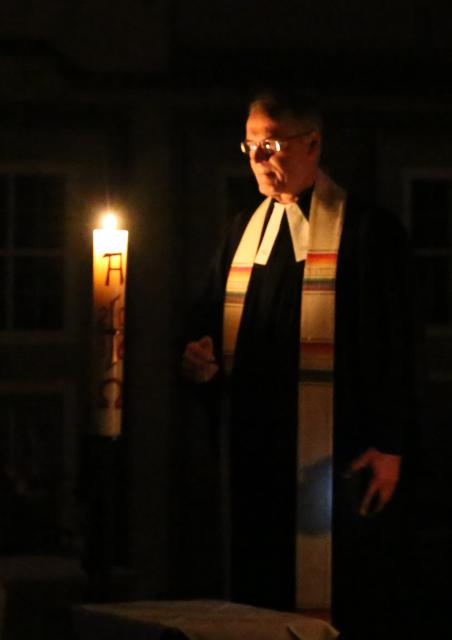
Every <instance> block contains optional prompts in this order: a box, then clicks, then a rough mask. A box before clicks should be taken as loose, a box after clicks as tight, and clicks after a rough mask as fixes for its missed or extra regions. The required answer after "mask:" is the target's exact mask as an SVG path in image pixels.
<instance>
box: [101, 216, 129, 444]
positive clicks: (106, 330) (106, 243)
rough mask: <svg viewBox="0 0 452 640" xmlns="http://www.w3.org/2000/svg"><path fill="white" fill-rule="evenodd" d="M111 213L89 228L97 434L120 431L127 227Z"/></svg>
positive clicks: (104, 434) (105, 434)
mask: <svg viewBox="0 0 452 640" xmlns="http://www.w3.org/2000/svg"><path fill="white" fill-rule="evenodd" d="M116 227H117V219H116V216H115V215H114V214H113V213H107V214H106V215H105V216H104V218H103V228H102V229H94V231H93V305H94V322H95V325H94V333H95V336H94V337H95V341H94V354H93V355H94V362H93V369H94V371H93V384H94V416H93V430H94V432H95V433H96V434H98V435H103V436H112V437H115V436H118V435H120V433H121V416H122V386H123V369H124V367H123V363H124V321H125V292H126V275H127V243H128V231H124V230H120V229H117V228H116Z"/></svg>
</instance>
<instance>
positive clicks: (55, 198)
mask: <svg viewBox="0 0 452 640" xmlns="http://www.w3.org/2000/svg"><path fill="white" fill-rule="evenodd" d="M14 187H15V188H14V244H15V247H16V248H36V249H37V248H42V249H50V248H58V247H62V246H63V244H64V217H65V216H64V204H65V203H64V178H63V177H62V176H49V175H21V176H16V177H15V179H14Z"/></svg>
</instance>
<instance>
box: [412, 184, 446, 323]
mask: <svg viewBox="0 0 452 640" xmlns="http://www.w3.org/2000/svg"><path fill="white" fill-rule="evenodd" d="M410 190H411V193H410V203H411V207H410V208H411V233H412V238H413V243H414V251H415V266H416V281H417V283H418V287H419V296H420V298H421V300H422V304H423V308H424V313H425V316H426V320H427V322H428V323H429V324H430V325H435V326H446V325H450V324H451V322H452V308H451V299H452V221H451V218H452V175H451V176H450V177H449V176H447V175H443V176H441V175H440V176H437V177H435V176H434V175H432V176H425V177H424V176H419V177H413V178H412V180H411V183H410Z"/></svg>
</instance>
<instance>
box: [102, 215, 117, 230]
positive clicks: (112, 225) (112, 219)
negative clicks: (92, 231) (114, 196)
mask: <svg viewBox="0 0 452 640" xmlns="http://www.w3.org/2000/svg"><path fill="white" fill-rule="evenodd" d="M117 226H118V218H117V216H116V214H115V213H114V212H113V211H107V212H106V213H105V215H104V217H103V218H102V228H103V229H106V230H108V231H111V230H112V229H116V228H117Z"/></svg>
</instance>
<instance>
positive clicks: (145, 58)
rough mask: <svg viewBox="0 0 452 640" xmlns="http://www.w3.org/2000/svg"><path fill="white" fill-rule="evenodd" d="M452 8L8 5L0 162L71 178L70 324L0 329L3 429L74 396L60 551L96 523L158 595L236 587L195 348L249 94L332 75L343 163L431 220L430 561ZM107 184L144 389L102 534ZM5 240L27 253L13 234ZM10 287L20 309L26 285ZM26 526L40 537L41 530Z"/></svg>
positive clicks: (425, 311) (116, 470)
mask: <svg viewBox="0 0 452 640" xmlns="http://www.w3.org/2000/svg"><path fill="white" fill-rule="evenodd" d="M451 18H452V9H451V8H450V7H449V6H448V5H444V6H442V5H441V3H439V2H436V3H435V2H427V1H424V0H401V1H400V2H397V3H395V4H394V3H389V2H381V1H380V2H378V3H377V2H370V3H369V2H368V3H366V4H365V6H364V5H363V3H360V2H358V1H356V2H355V1H353V2H351V1H350V2H347V3H337V2H335V3H333V2H330V1H329V0H322V1H320V0H318V1H317V2H315V3H314V2H310V1H302V2H298V3H295V4H294V3H291V2H285V1H280V2H278V5H277V7H275V6H273V5H268V6H266V5H263V4H262V3H258V2H255V1H254V0H253V1H251V2H247V3H245V4H244V3H240V2H228V3H219V2H207V1H201V0H197V1H194V2H191V3H189V4H188V3H182V2H178V1H176V0H173V1H172V2H170V1H169V0H167V1H165V0H148V1H145V0H141V1H139V0H134V1H133V2H128V3H126V2H120V1H119V0H117V1H115V2H108V3H107V2H104V1H102V0H96V1H92V2H89V3H85V2H83V3H80V2H75V1H74V2H69V1H64V2H58V3H56V2H52V1H48V2H39V3H37V2H36V3H33V2H32V3H29V2H27V3H24V2H18V1H17V0H15V1H14V2H12V1H4V2H2V6H1V9H0V96H1V101H0V114H1V118H0V173H1V174H2V175H8V176H16V175H18V174H22V173H24V172H25V173H27V174H30V173H31V174H33V175H36V174H38V175H41V174H45V175H47V174H49V173H50V174H52V175H53V174H55V173H57V174H59V175H62V176H64V180H65V185H66V191H65V194H66V195H65V199H64V204H63V205H62V206H61V216H63V217H64V220H65V229H66V235H65V241H64V246H63V247H62V248H61V256H62V259H63V264H64V286H63V288H62V294H61V305H62V309H63V315H62V318H63V319H62V321H61V323H60V325H59V326H57V327H53V328H52V330H49V329H46V330H42V328H41V329H40V328H39V327H37V328H36V327H35V328H33V329H27V330H24V329H19V328H17V327H14V326H13V325H11V324H10V325H8V326H7V325H1V326H2V328H1V329H0V376H1V377H0V402H1V403H2V405H1V406H2V413H0V417H1V419H2V421H3V422H2V423H1V424H0V427H1V428H3V429H4V433H10V432H11V433H14V429H12V427H11V425H12V424H16V423H18V422H17V421H18V420H19V418H18V417H17V416H19V413H18V409H17V406H18V405H19V404H20V403H21V402H22V399H23V398H32V400H33V402H34V403H35V404H34V405H33V406H37V405H39V403H40V402H41V404H42V403H44V404H45V403H47V405H46V406H47V407H52V406H56V405H52V404H51V402H50V401H49V400H48V398H49V397H50V396H52V397H53V396H57V397H58V398H60V401H61V403H62V404H61V407H62V408H61V410H60V414H59V416H60V417H59V422H58V425H59V430H58V427H53V428H56V429H57V430H58V433H59V434H60V437H61V445H60V447H61V448H60V450H59V451H58V452H55V451H53V453H52V450H50V449H46V451H47V454H46V455H48V456H52V455H53V456H56V455H58V457H59V459H60V460H61V461H62V462H61V464H60V467H59V471H58V473H59V474H60V475H59V476H58V477H59V478H60V479H61V478H63V482H62V486H63V490H61V491H59V492H58V493H57V495H56V496H55V495H53V494H52V495H53V497H52V500H55V501H56V503H57V504H58V505H59V507H58V513H59V514H60V515H59V520H58V522H57V525H55V526H56V529H57V532H56V533H55V535H54V537H53V538H52V540H53V542H52V544H50V543H48V544H47V547H46V548H45V549H44V550H46V551H48V552H58V553H61V552H64V553H69V554H72V555H73V556H75V557H77V558H78V557H81V556H83V555H84V553H85V551H86V545H87V540H88V542H89V544H94V546H95V545H96V544H98V545H100V546H101V547H103V548H104V551H105V549H107V551H108V552H105V554H106V557H105V562H107V564H111V565H112V566H113V565H121V566H123V567H126V568H128V569H130V570H131V571H132V573H133V575H134V581H135V584H138V585H139V587H140V593H146V594H150V595H152V596H161V595H162V596H166V595H172V594H176V595H192V596H196V595H209V594H215V593H217V592H218V591H219V589H220V581H221V580H220V568H221V548H220V542H219V536H218V530H219V528H221V513H220V510H219V508H218V474H217V465H216V460H215V458H214V457H213V453H212V446H211V440H210V433H209V429H208V425H207V423H206V419H205V416H204V414H203V412H202V408H201V406H200V404H199V402H198V401H197V400H196V398H193V397H192V396H191V395H190V393H188V392H187V389H185V388H184V387H183V386H181V384H180V381H179V379H178V360H179V356H180V348H181V337H182V335H183V331H184V326H185V323H186V319H187V313H188V310H189V308H190V306H191V304H192V302H193V300H194V298H195V295H196V291H197V289H198V288H199V285H200V283H201V281H202V279H203V276H204V274H205V268H206V263H207V261H208V260H209V259H210V257H211V255H212V253H213V251H214V247H215V244H216V242H217V241H218V239H219V237H220V235H221V230H222V228H223V226H224V224H225V223H226V221H227V219H228V217H229V216H230V215H231V214H232V213H234V212H235V211H236V210H237V209H238V208H241V207H242V206H243V205H244V204H245V203H246V206H251V204H252V203H253V202H254V201H255V198H256V194H255V190H254V185H253V182H252V180H250V179H249V177H248V169H247V166H246V162H245V161H244V159H243V158H241V157H240V154H239V153H238V142H239V141H240V139H241V137H242V134H243V120H244V109H245V103H246V98H247V95H248V94H249V92H250V91H251V90H252V88H253V87H255V86H258V85H260V84H262V83H264V82H268V81H269V82H275V81H277V82H281V83H288V84H292V83H296V84H297V85H299V86H300V87H305V88H309V89H313V90H316V91H317V92H318V93H319V95H320V96H321V98H322V99H323V100H324V103H325V115H326V125H327V126H326V141H325V156H324V162H325V164H326V166H327V167H328V169H329V170H330V171H331V173H332V174H333V175H334V176H335V177H336V179H337V180H338V181H340V182H342V183H343V184H345V185H346V186H347V187H348V188H349V189H351V190H353V191H355V192H357V193H358V194H359V195H361V196H363V197H365V198H368V199H372V200H375V201H377V202H379V203H381V204H383V205H384V206H386V207H387V208H389V209H391V210H393V211H394V212H395V213H396V214H397V215H399V216H400V217H401V218H402V220H403V221H404V223H405V224H406V226H407V227H408V228H409V229H410V230H411V231H412V232H414V235H415V237H416V242H417V254H416V255H417V259H418V264H419V265H420V269H419V270H420V273H421V278H420V280H419V284H418V286H417V290H416V300H417V302H416V304H417V307H416V309H417V311H416V320H417V321H418V322H417V326H418V327H419V331H418V343H417V360H416V362H417V368H418V370H419V377H420V378H422V380H423V381H424V383H425V384H424V386H423V389H424V391H423V393H422V395H421V396H420V403H419V404H420V424H421V429H420V432H419V433H417V435H416V448H417V452H418V458H417V459H418V471H419V474H418V475H419V477H420V479H421V480H420V482H419V485H418V489H417V492H418V493H417V497H416V500H418V501H419V512H422V513H424V514H426V515H425V518H423V522H422V523H421V524H420V531H421V533H420V534H419V535H420V538H422V545H423V549H424V551H423V553H424V556H423V557H424V558H427V557H428V562H427V560H426V561H425V564H426V565H427V564H428V563H429V562H430V561H431V559H432V558H433V557H434V555H433V551H432V549H433V548H434V546H435V545H436V543H437V541H438V540H441V542H442V544H448V543H449V537H448V536H450V531H449V530H448V528H447V526H446V522H447V515H448V509H450V503H449V502H448V501H447V492H446V491H445V490H444V489H443V487H444V486H445V483H446V480H447V477H448V466H449V457H450V452H451V438H450V424H451V411H450V409H451V407H450V397H452V396H451V393H450V392H451V387H452V374H451V362H452V328H451V323H452V316H451V309H450V299H451V289H452V286H451V277H452V227H451V224H450V218H451V216H452V195H451V194H452V188H451V185H452V162H451V160H450V158H451V157H452V155H451V151H452V124H451V119H450V113H451V106H452V87H451V86H450V73H449V71H448V70H449V69H450V65H451V63H452V42H451V39H450V37H449V32H450V26H451ZM416 180H417V181H418V182H419V181H421V183H422V184H420V185H418V186H417V187H414V186H413V185H414V183H415V181H416ZM425 183H426V184H425ZM429 188H430V189H433V191H431V194H433V196H431V197H430V198H427V199H426V198H424V200H422V194H420V195H419V193H420V192H419V193H418V192H417V191H416V189H418V191H419V190H422V189H424V191H426V190H427V191H428V189H429ZM415 191H416V193H415ZM438 193H441V194H443V195H442V196H441V197H440V196H438ZM413 194H414V195H413ZM416 194H417V196H416V198H417V199H416V198H415V195H416ZM435 194H436V195H435ZM416 202H421V204H419V206H418V205H416ZM422 202H424V205H422ZM425 202H426V203H427V204H425ZM107 203H111V204H114V205H116V206H118V207H119V208H120V209H121V210H122V211H123V213H124V219H125V225H126V226H127V228H128V229H129V232H130V265H129V277H128V299H127V337H126V340H127V341H126V380H125V389H126V395H125V407H124V435H123V436H122V438H121V439H120V441H119V442H118V443H115V447H116V449H117V452H116V453H115V454H114V455H113V458H108V457H109V456H111V452H109V450H108V447H106V448H105V447H104V448H105V449H107V450H106V451H105V452H104V451H103V450H101V451H100V453H99V455H100V456H101V458H102V456H104V457H107V458H108V459H109V460H110V461H111V460H113V462H114V464H112V465H111V466H109V465H108V464H106V471H105V474H106V477H103V478H102V482H103V483H104V484H103V485H102V486H103V487H104V488H103V489H102V491H103V492H104V493H102V491H101V492H100V493H101V495H100V498H101V499H104V500H106V501H107V502H108V504H109V505H110V507H109V509H111V512H110V514H109V516H108V518H107V520H108V523H109V524H108V526H106V529H105V531H104V532H102V531H101V532H100V533H99V536H100V538H99V537H98V538H97V542H96V535H95V534H93V532H91V533H92V534H93V536H94V538H95V540H94V543H93V541H92V540H91V537H90V536H87V535H86V527H85V525H84V524H83V523H84V521H85V520H86V518H85V515H86V513H90V512H89V509H88V507H87V505H88V506H89V500H90V496H91V495H92V492H93V486H92V483H93V482H95V484H96V482H97V484H99V482H98V481H97V480H93V478H92V476H90V473H91V472H90V471H89V468H88V467H87V466H86V458H85V447H86V446H87V436H86V433H87V431H88V426H89V423H90V406H89V405H90V402H89V395H88V384H87V380H88V378H89V368H90V362H89V358H90V347H89V334H90V324H91V316H90V309H91V307H90V304H91V303H90V295H91V292H90V259H91V258H90V247H91V229H92V228H93V227H94V226H95V222H96V216H97V212H98V210H99V208H100V207H102V206H103V205H105V204H107ZM416 206H418V209H419V208H420V210H421V209H422V206H424V209H423V210H422V211H421V213H419V211H418V209H416ZM430 207H431V211H430ZM5 210H6V209H5ZM421 214H423V216H424V218H425V219H426V220H427V221H428V220H429V215H432V220H433V217H434V216H436V217H434V220H435V222H434V223H433V226H434V225H435V224H437V225H438V229H440V232H439V235H440V236H441V239H440V240H438V239H437V238H436V239H435V238H434V239H433V240H432V241H431V242H430V244H428V243H426V242H424V241H423V239H422V233H420V232H419V225H420V222H419V216H421V217H422V215H421ZM16 257H17V256H16ZM0 258H1V259H3V260H4V261H7V260H11V259H12V258H11V254H10V253H9V254H8V250H7V249H6V248H5V247H3V248H2V247H1V245H0ZM14 259H15V258H14ZM423 261H424V262H423ZM5 264H6V262H5ZM435 265H436V266H435ZM8 277H10V276H8ZM2 282H3V281H2ZM5 282H6V280H5ZM432 292H433V293H432ZM0 293H1V295H2V299H3V300H4V301H5V300H6V302H2V303H0V311H2V310H3V313H4V314H6V313H7V308H8V304H9V302H8V300H9V298H10V297H11V295H12V293H11V289H8V287H7V286H6V285H2V286H0ZM8 296H9V297H8ZM2 304H3V307H2V306H1V305H2ZM435 309H436V311H435ZM421 317H423V318H424V319H425V323H424V322H421V321H420V320H419V318H421ZM36 403H37V404H36ZM49 403H50V404H49ZM46 411H47V414H45V415H48V414H49V412H51V411H52V410H51V409H49V408H48V409H47V410H46ZM12 416H13V417H12ZM43 420H44V422H45V419H44V418H43ZM11 429H12V430H11ZM16 431H17V429H16ZM5 437H6V436H5ZM11 437H13V436H11ZM88 440H89V438H88ZM17 446H18V447H19V445H17ZM88 447H89V445H88ZM101 449H102V447H101ZM420 453H422V455H420ZM4 464H6V463H4ZM90 483H91V484H90ZM49 486H50V485H49ZM15 491H17V488H16V489H15ZM48 491H50V493H51V490H50V489H48ZM16 498H17V496H16ZM4 499H5V500H6V499H7V498H4ZM8 499H9V498H8ZM30 499H31V498H30ZM446 501H447V502H446ZM52 504H53V503H52ZM445 505H446V508H445ZM109 518H110V519H109ZM89 526H90V524H89V522H88V529H89ZM58 527H59V528H58ZM38 529H39V527H38V525H36V527H35V530H36V531H37V530H38ZM28 530H29V531H30V535H29V538H30V540H29V541H28V542H29V544H28V543H27V541H26V540H25V542H24V544H23V547H22V550H21V552H24V553H25V552H29V551H30V550H32V548H34V545H33V543H32V542H31V538H32V537H33V535H34V534H33V531H34V529H33V527H31V528H29V529H28ZM62 530H64V534H63V533H62ZM102 536H105V537H106V539H107V540H105V538H102ZM27 544H28V546H27ZM97 549H99V547H97ZM84 550H85V551H84ZM13 551H14V552H16V551H17V550H13ZM11 552H12V551H11V548H9V547H8V545H6V546H5V547H4V548H3V549H2V553H4V554H6V555H7V554H10V553H11ZM429 554H430V555H429ZM94 555H95V554H94ZM435 557H436V556H435ZM439 564H440V562H439V561H438V566H439Z"/></svg>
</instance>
